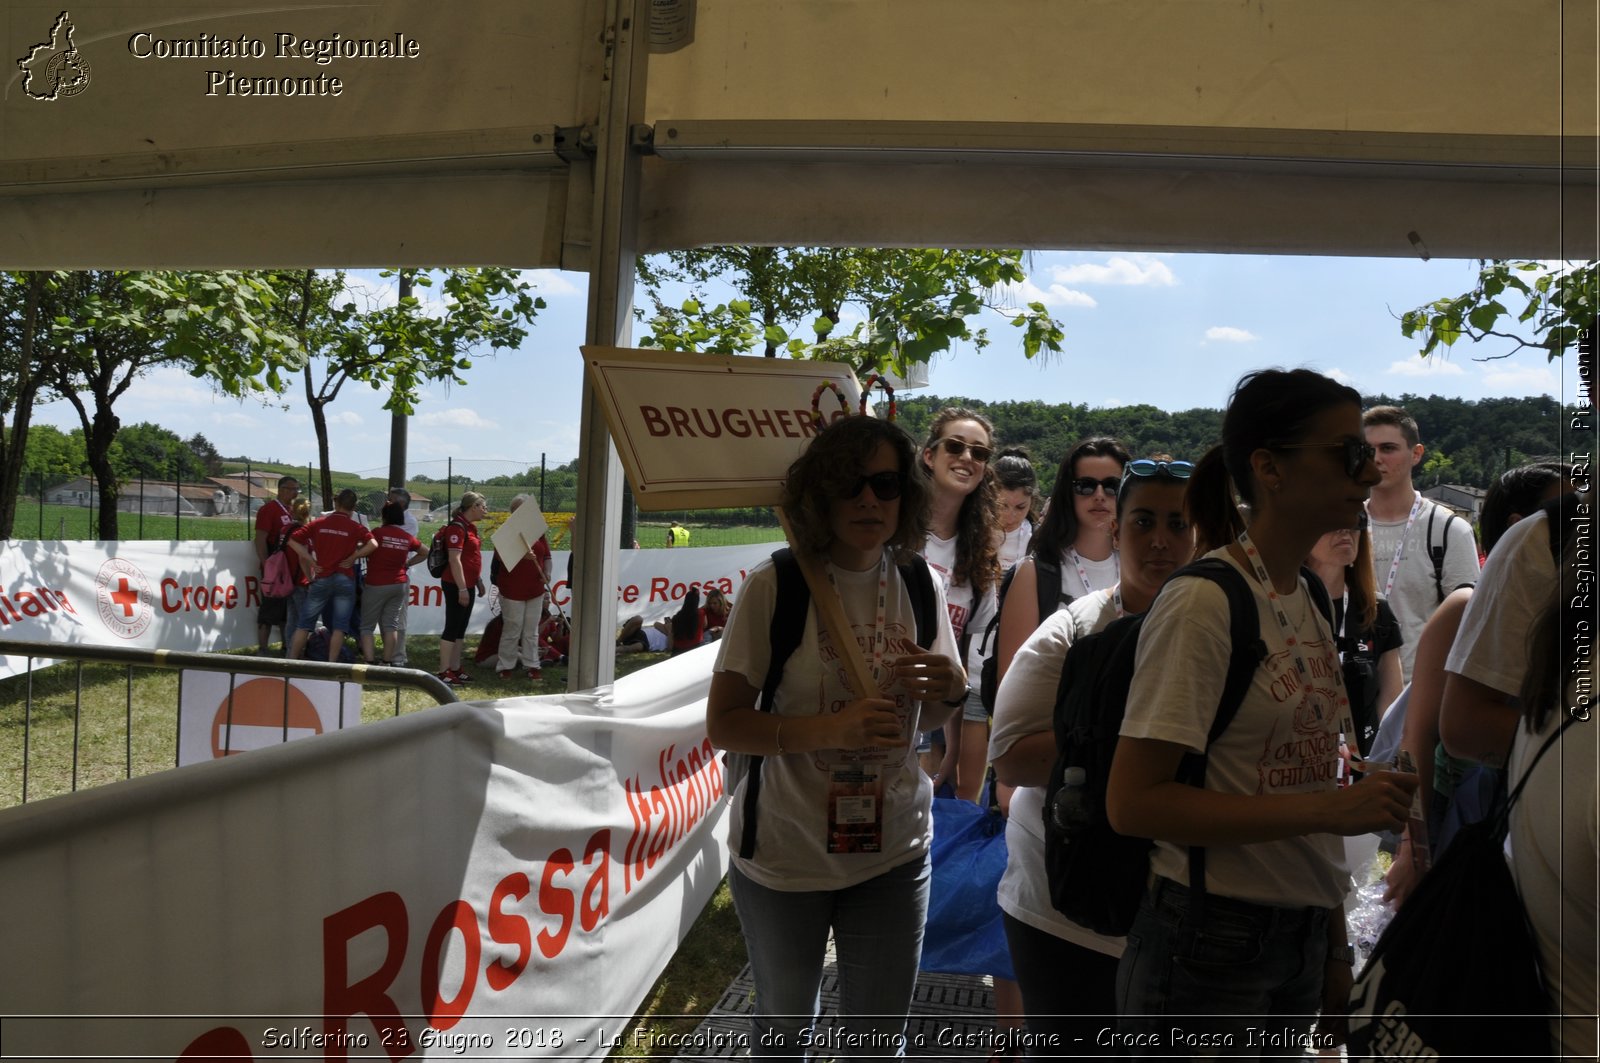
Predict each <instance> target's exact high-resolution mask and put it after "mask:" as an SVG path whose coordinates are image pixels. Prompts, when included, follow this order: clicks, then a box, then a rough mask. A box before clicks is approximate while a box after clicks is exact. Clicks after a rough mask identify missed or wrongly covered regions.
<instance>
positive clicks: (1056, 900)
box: [1044, 558, 1332, 936]
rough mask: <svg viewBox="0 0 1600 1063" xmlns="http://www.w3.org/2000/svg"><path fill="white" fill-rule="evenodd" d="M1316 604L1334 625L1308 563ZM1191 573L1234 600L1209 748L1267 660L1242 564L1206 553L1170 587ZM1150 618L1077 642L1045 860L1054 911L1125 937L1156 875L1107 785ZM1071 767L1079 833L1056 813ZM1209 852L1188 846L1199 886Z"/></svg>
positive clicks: (1202, 765)
mask: <svg viewBox="0 0 1600 1063" xmlns="http://www.w3.org/2000/svg"><path fill="white" fill-rule="evenodd" d="M1300 574H1301V576H1302V577H1304V578H1305V580H1306V584H1307V586H1308V587H1309V589H1310V591H1311V600H1312V602H1313V603H1314V604H1315V605H1316V607H1317V611H1318V612H1320V613H1321V614H1322V615H1323V617H1324V618H1325V619H1327V620H1328V622H1329V623H1330V624H1331V623H1332V608H1331V606H1330V605H1329V602H1328V592H1327V590H1326V589H1325V588H1324V587H1323V586H1322V581H1321V580H1320V579H1318V578H1317V577H1316V575H1315V574H1314V573H1312V572H1311V571H1310V570H1308V569H1301V570H1300ZM1183 576H1196V577H1199V578H1201V579H1208V580H1210V581H1211V582H1213V583H1215V584H1217V585H1218V586H1220V587H1221V588H1222V591H1223V593H1224V594H1226V595H1227V598H1228V616H1229V621H1228V635H1229V642H1230V644H1231V646H1232V651H1231V653H1230V654H1229V657H1228V671H1227V674H1226V677H1225V678H1224V680H1223V684H1222V699H1221V701H1220V702H1219V703H1218V705H1217V715H1216V718H1215V719H1214V720H1213V721H1212V723H1211V729H1210V731H1209V732H1208V734H1207V736H1206V745H1207V746H1208V747H1209V746H1210V745H1211V744H1212V743H1213V742H1215V741H1216V740H1217V738H1218V737H1219V736H1220V735H1221V734H1222V732H1223V731H1225V730H1226V729H1227V727H1228V725H1229V724H1230V723H1232V722H1233V717H1234V715H1235V714H1236V713H1237V712H1238V711H1239V706H1240V705H1241V704H1243V702H1244V697H1245V694H1246V693H1247V692H1248V691H1249V689H1250V681H1251V678H1252V677H1253V676H1254V675H1255V671H1256V668H1257V667H1258V666H1259V665H1260V664H1261V662H1262V661H1263V660H1265V659H1266V655H1267V647H1266V644H1265V643H1264V642H1263V641H1262V640H1261V625H1260V614H1259V613H1258V612H1257V611H1256V601H1255V595H1254V593H1253V592H1252V591H1251V589H1250V584H1249V582H1248V581H1247V580H1246V579H1245V577H1244V576H1243V575H1241V574H1240V572H1239V570H1238V569H1236V568H1234V567H1233V566H1232V565H1230V564H1229V563H1228V562H1226V561H1224V560H1222V559H1221V558H1202V559H1201V560H1199V561H1195V562H1193V563H1191V564H1189V565H1186V566H1184V567H1183V568H1181V569H1179V570H1178V571H1177V572H1175V573H1173V575H1172V578H1171V579H1169V580H1168V581H1167V585H1168V586H1170V585H1171V584H1172V583H1173V582H1174V581H1176V580H1177V579H1179V578H1181V577H1183ZM1143 624H1144V615H1143V614H1141V615H1139V616H1128V617H1123V618H1121V619H1119V620H1115V621H1113V622H1112V623H1111V624H1110V626H1108V627H1106V628H1105V629H1104V630H1102V631H1100V632H1097V633H1095V634H1092V635H1086V636H1084V637H1083V638H1080V639H1077V640H1075V641H1074V642H1073V643H1072V645H1071V647H1070V648H1068V650H1067V656H1066V660H1065V662H1064V663H1063V664H1062V667H1061V681H1060V684H1059V685H1058V686H1057V688H1056V708H1055V733H1056V761H1055V765H1054V766H1053V767H1052V768H1051V769H1050V783H1049V786H1048V787H1047V788H1046V790H1045V798H1044V863H1045V873H1046V875H1047V877H1048V879H1049V883H1050V901H1051V903H1052V904H1054V905H1055V907H1056V910H1057V911H1059V912H1061V914H1062V915H1065V916H1066V917H1067V918H1068V919H1071V920H1072V921H1073V922H1075V923H1078V924H1079V925H1080V926H1085V927H1088V928H1089V929H1090V930H1093V931H1095V932H1096V933H1098V934H1108V935H1112V936H1120V935H1123V934H1126V933H1127V932H1128V928H1129V927H1130V926H1132V925H1133V917H1134V915H1135V914H1136V913H1137V912H1138V910H1139V902H1140V901H1141V900H1142V899H1143V898H1144V892H1145V886H1146V883H1147V880H1148V878H1149V874H1150V849H1151V847H1152V845H1153V844H1154V843H1152V842H1151V841H1150V840H1149V839H1148V838H1130V837H1128V836H1126V835H1123V834H1118V833H1117V832H1116V831H1115V830H1113V829H1112V827H1111V820H1110V818H1109V817H1108V816H1107V815H1106V784H1107V783H1108V782H1109V781H1110V778H1111V760H1112V757H1113V756H1114V755H1115V753H1116V750H1117V736H1118V734H1119V733H1120V732H1121V730H1122V717H1123V714H1124V710H1125V709H1126V706H1127V700H1128V687H1129V685H1130V684H1131V683H1132V682H1133V670H1134V669H1133V664H1134V655H1135V652H1136V650H1137V649H1138V643H1139V631H1140V629H1141V628H1142V627H1143ZM1069 767H1080V768H1082V769H1083V770H1084V773H1085V776H1086V782H1085V785H1084V801H1085V804H1086V806H1087V812H1088V818H1089V826H1088V828H1087V829H1085V830H1082V831H1079V832H1077V833H1076V834H1074V835H1072V836H1070V837H1069V836H1068V835H1066V834H1064V833H1063V832H1062V831H1061V830H1059V829H1058V828H1057V827H1056V825H1055V822H1054V820H1053V818H1052V816H1051V809H1053V808H1054V807H1055V801H1056V795H1057V794H1058V793H1059V792H1060V790H1061V780H1062V775H1063V773H1064V772H1065V771H1066V769H1067V768H1069ZM1205 774H1206V755H1205V754H1204V753H1200V754H1195V753H1190V754H1187V755H1186V756H1185V757H1184V758H1183V761H1182V763H1181V764H1180V766H1179V768H1178V776H1177V778H1178V781H1179V782H1183V783H1187V784H1189V785H1190V786H1204V785H1205ZM1205 880H1206V878H1205V850H1204V849H1203V848H1201V847H1199V846H1192V847H1190V849H1189V881H1190V883H1191V889H1195V890H1198V891H1201V892H1203V891H1204V889H1205Z"/></svg>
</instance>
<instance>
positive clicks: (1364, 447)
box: [1278, 439, 1378, 480]
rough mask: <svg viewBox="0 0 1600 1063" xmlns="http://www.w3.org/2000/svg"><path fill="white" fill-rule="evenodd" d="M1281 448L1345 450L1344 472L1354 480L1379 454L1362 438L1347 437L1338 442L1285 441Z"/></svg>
mask: <svg viewBox="0 0 1600 1063" xmlns="http://www.w3.org/2000/svg"><path fill="white" fill-rule="evenodd" d="M1278 449H1279V450H1341V451H1343V452H1344V454H1343V458H1344V473H1345V475H1346V476H1348V477H1350V479H1352V480H1354V479H1355V478H1356V477H1358V476H1360V475H1361V470H1362V469H1364V468H1366V465H1367V462H1369V461H1371V460H1372V459H1373V458H1376V457H1377V456H1378V451H1377V448H1376V447H1374V446H1372V445H1371V444H1370V443H1367V442H1365V441H1363V440H1360V439H1345V440H1341V441H1340V442H1338V443H1284V444H1282V445H1281V446H1279V447H1278Z"/></svg>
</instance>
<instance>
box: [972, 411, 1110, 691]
mask: <svg viewBox="0 0 1600 1063" xmlns="http://www.w3.org/2000/svg"><path fill="white" fill-rule="evenodd" d="M1127 464H1128V450H1127V448H1126V447H1124V446H1123V445H1122V444H1121V443H1119V442H1117V441H1116V440H1115V439H1112V438H1110V437H1109V436H1094V437H1093V438H1090V439H1085V440H1083V441H1081V442H1080V443H1078V445H1077V446H1075V447H1073V448H1072V450H1071V451H1070V452H1069V453H1068V454H1067V457H1066V459H1065V460H1064V461H1062V463H1061V468H1060V469H1058V470H1057V471H1056V485H1055V489H1054V490H1053V491H1051V492H1050V504H1049V506H1048V508H1047V510H1046V512H1045V517H1044V520H1043V521H1041V522H1040V524H1039V527H1038V528H1037V529H1036V530H1035V531H1034V533H1033V540H1032V541H1031V542H1030V543H1029V544H1028V557H1026V558H1024V559H1023V560H1022V561H1020V562H1019V563H1018V564H1017V571H1016V575H1014V576H1012V577H1011V585H1010V587H1009V588H1007V590H1006V600H1005V606H1004V608H1003V609H1002V610H1001V613H1000V629H999V633H998V634H997V635H996V636H995V664H996V675H997V676H998V677H999V678H1000V679H1004V678H1005V674H1006V669H1007V668H1009V667H1010V666H1011V658H1012V656H1013V655H1014V654H1015V653H1016V652H1017V648H1018V647H1019V646H1021V645H1022V643H1023V640H1024V639H1026V638H1027V637H1028V636H1029V635H1031V634H1033V631H1034V629H1035V628H1037V627H1038V626H1039V624H1040V623H1041V622H1042V621H1043V620H1044V619H1045V616H1048V615H1049V614H1048V613H1047V614H1044V615H1040V612H1039V579H1040V571H1039V570H1040V564H1039V562H1040V561H1042V562H1044V563H1045V564H1047V565H1049V566H1051V567H1052V568H1053V569H1054V570H1055V571H1057V572H1059V577H1058V579H1059V583H1060V587H1061V589H1060V592H1059V593H1058V594H1057V602H1058V604H1057V606H1056V608H1057V609H1058V610H1059V609H1065V608H1066V607H1067V605H1068V604H1069V603H1071V602H1072V601H1073V600H1074V599H1076V598H1082V597H1083V596H1084V595H1086V594H1090V593H1093V592H1094V591H1098V590H1105V589H1106V588H1107V587H1109V586H1111V585H1112V584H1114V583H1116V582H1117V580H1118V578H1119V575H1120V573H1119V569H1118V567H1117V551H1116V547H1115V546H1114V545H1112V542H1111V525H1112V522H1113V520H1114V519H1115V517H1116V509H1117V486H1118V485H1119V484H1120V483H1121V480H1122V470H1123V467H1124V466H1126V465H1127ZM1046 578H1051V577H1048V576H1047V577H1046Z"/></svg>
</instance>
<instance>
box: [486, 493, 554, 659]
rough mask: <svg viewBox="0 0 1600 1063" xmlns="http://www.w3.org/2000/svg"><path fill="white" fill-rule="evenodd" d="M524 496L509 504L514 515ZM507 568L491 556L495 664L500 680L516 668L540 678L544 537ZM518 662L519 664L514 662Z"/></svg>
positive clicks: (546, 558)
mask: <svg viewBox="0 0 1600 1063" xmlns="http://www.w3.org/2000/svg"><path fill="white" fill-rule="evenodd" d="M527 500H528V496H527V495H518V496H517V497H516V498H513V499H512V500H511V512H513V513H515V512H516V511H517V508H518V507H519V506H521V505H522V503H524V502H526V501H527ZM511 560H512V563H511V565H510V567H509V568H508V567H507V566H506V564H505V563H504V562H502V561H501V560H500V555H499V554H495V555H494V561H493V562H492V563H491V564H490V566H489V582H491V583H493V584H494V585H495V586H496V587H498V588H500V619H501V621H502V623H503V624H504V626H503V627H502V628H501V629H500V659H499V661H498V662H496V664H497V666H498V669H499V674H500V678H501V679H510V678H511V677H512V676H514V675H516V673H517V670H518V669H519V668H522V669H526V670H527V675H528V678H529V679H533V680H538V679H542V678H544V676H543V673H541V672H540V671H539V624H540V622H541V621H542V620H543V619H544V614H545V602H546V600H547V598H548V596H549V587H550V544H549V543H548V542H547V541H546V540H545V537H544V536H542V535H541V536H539V540H538V541H537V542H535V543H534V544H533V546H532V547H530V548H529V550H528V552H527V553H526V554H524V555H523V556H522V557H520V558H514V559H511ZM519 660H520V661H521V663H520V664H519V663H518V661H519Z"/></svg>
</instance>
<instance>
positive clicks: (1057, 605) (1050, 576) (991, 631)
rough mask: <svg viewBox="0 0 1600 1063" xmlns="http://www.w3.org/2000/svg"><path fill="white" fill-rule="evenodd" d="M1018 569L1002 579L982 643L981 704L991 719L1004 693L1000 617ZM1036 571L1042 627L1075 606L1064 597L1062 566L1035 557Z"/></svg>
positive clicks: (1013, 566) (979, 649) (1014, 567)
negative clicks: (998, 649) (997, 653)
mask: <svg viewBox="0 0 1600 1063" xmlns="http://www.w3.org/2000/svg"><path fill="white" fill-rule="evenodd" d="M1020 564H1022V562H1021V561H1018V562H1017V565H1020ZM1017 565H1012V566H1011V567H1010V568H1008V569H1006V574H1005V575H1004V576H1001V577H1000V595H999V602H998V604H997V605H996V606H995V610H994V616H993V618H991V619H990V621H989V626H988V627H986V628H984V631H983V638H981V639H980V640H979V641H978V655H979V656H980V657H982V658H983V664H982V665H981V666H979V669H978V700H980V701H982V702H983V708H984V711H986V712H987V713H988V714H989V716H990V717H991V718H992V717H993V716H994V699H995V695H996V694H997V693H998V692H999V690H1000V665H999V662H998V661H996V660H995V654H994V650H995V639H997V638H998V637H999V635H1000V614H1001V613H1002V612H1004V610H1005V607H1006V591H1008V590H1010V589H1011V578H1012V577H1013V576H1015V575H1016V574H1017ZM1033 571H1034V591H1035V592H1036V596H1037V598H1038V601H1039V623H1041V624H1042V623H1044V622H1045V620H1047V619H1048V618H1049V617H1050V616H1051V615H1052V614H1054V613H1055V612H1056V610H1058V609H1061V608H1064V607H1065V606H1068V605H1071V604H1072V595H1070V594H1068V595H1065V596H1063V595H1062V593H1061V566H1060V565H1058V564H1057V563H1056V562H1054V561H1047V560H1045V559H1044V558H1042V557H1035V558H1034V559H1033ZM1063 597H1064V600H1063Z"/></svg>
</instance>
